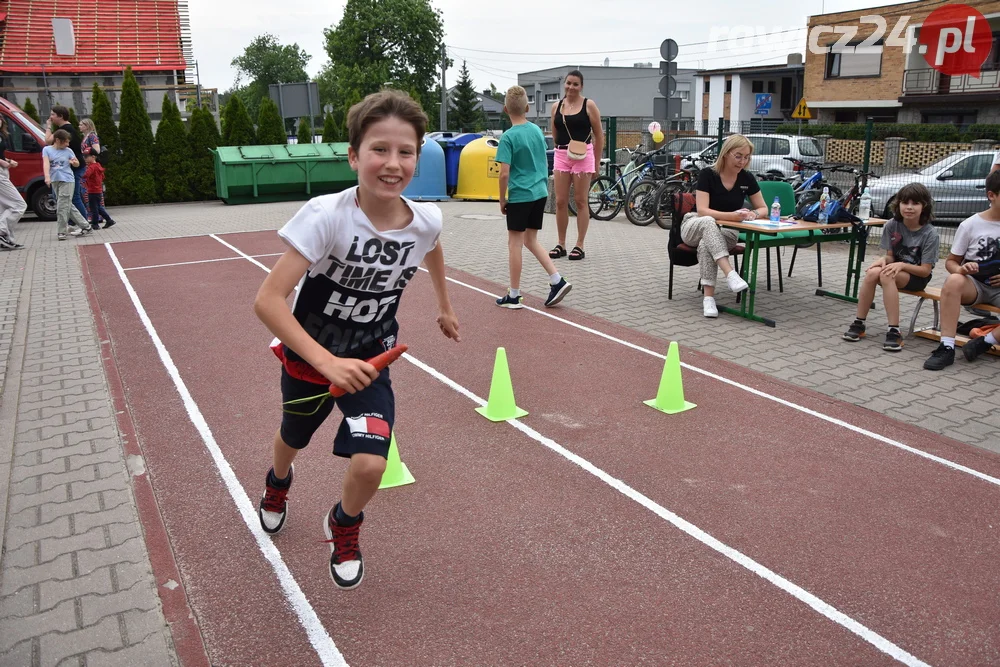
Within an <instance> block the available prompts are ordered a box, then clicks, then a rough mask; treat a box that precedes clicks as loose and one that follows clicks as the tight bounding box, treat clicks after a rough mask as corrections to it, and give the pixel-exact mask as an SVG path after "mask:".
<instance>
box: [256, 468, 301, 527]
mask: <svg viewBox="0 0 1000 667" xmlns="http://www.w3.org/2000/svg"><path fill="white" fill-rule="evenodd" d="M273 474H274V468H271V469H270V470H268V471H267V478H266V479H265V480H264V495H263V496H261V497H260V504H258V505H257V518H258V519H260V527H261V528H262V529H263V530H264V532H265V533H267V534H268V535H276V534H278V533H280V532H281V529H282V528H284V527H285V519H287V518H288V490H289V489H291V488H292V478H293V477H294V475H295V465H294V464H293V465H292V467H291V468H290V469H289V471H288V486H285V487H280V486H273V485H272V484H271V476H272V475H273Z"/></svg>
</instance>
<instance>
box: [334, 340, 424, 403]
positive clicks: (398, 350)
mask: <svg viewBox="0 0 1000 667" xmlns="http://www.w3.org/2000/svg"><path fill="white" fill-rule="evenodd" d="M406 350H407V347H406V345H397V346H396V347H394V348H392V349H391V350H386V351H385V352H383V353H382V354H378V355H375V356H374V357H372V358H371V359H365V361H367V362H368V363H369V364H371V365H372V366H374V367H375V370H377V371H378V372H380V373H381V372H382V370H383V369H385V368H386V367H387V366H388V365H389V364H391V363H392V362H394V361H396V359H399V357H400V356H402V354H403V353H404V352H406ZM346 393H347V390H346V389H341V388H340V387H335V386H333V385H332V384H331V385H330V395H331V396H333V397H334V398H337V397H339V396H343V395H344V394H346Z"/></svg>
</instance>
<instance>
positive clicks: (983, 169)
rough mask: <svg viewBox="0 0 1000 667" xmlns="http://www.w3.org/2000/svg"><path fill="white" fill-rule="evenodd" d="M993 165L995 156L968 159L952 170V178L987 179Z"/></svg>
mask: <svg viewBox="0 0 1000 667" xmlns="http://www.w3.org/2000/svg"><path fill="white" fill-rule="evenodd" d="M992 165H993V155H992V154H984V155H973V156H972V157H967V158H965V159H964V160H962V161H961V162H958V163H956V164H955V166H953V167H952V168H951V172H952V174H953V175H952V178H960V179H963V180H968V179H976V180H978V179H982V178H986V175H987V174H989V173H990V168H991V166H992Z"/></svg>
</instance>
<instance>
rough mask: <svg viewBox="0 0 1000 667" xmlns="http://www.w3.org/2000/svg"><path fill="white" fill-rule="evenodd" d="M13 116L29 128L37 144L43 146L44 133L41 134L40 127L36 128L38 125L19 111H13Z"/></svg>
mask: <svg viewBox="0 0 1000 667" xmlns="http://www.w3.org/2000/svg"><path fill="white" fill-rule="evenodd" d="M14 115H15V116H17V118H18V119H19V120H20V121H21V123H22V125H24V126H25V127H30V128H31V133H32V134H34V135H35V138H36V139H38V141H39V143H41V144H42V145H43V146H44V145H45V133H44V132H42V129H41V128H40V127H38V123H36V122H35V120H34V119H33V118H29V117H28V116H26V115H24V114H23V113H21V112H20V111H15V112H14Z"/></svg>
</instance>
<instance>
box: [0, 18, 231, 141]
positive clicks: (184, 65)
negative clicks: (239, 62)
mask: <svg viewBox="0 0 1000 667" xmlns="http://www.w3.org/2000/svg"><path fill="white" fill-rule="evenodd" d="M5 4H6V11H5V12H0V95H3V96H4V97H5V98H7V99H8V100H10V101H11V102H13V103H15V104H17V105H18V106H21V107H23V106H24V104H25V102H26V100H29V99H30V100H31V102H32V104H34V106H35V107H36V108H37V109H38V111H39V115H40V116H41V117H42V119H43V120H44V119H45V117H46V116H48V114H49V109H51V107H52V106H54V105H57V104H61V105H63V106H66V107H70V108H72V109H73V110H74V111H75V112H76V115H77V117H79V118H83V117H84V116H87V115H89V114H90V113H91V111H92V108H91V100H92V90H93V84H94V83H97V84H98V85H99V86H101V88H103V89H104V91H105V92H106V93H107V94H108V97H109V99H110V100H111V107H112V112H113V113H114V114H115V118H116V119H117V118H118V113H119V100H120V98H121V86H122V82H123V80H124V73H125V68H126V67H127V66H130V67H131V68H132V70H133V72H134V74H135V75H136V79H137V81H138V82H139V86H140V87H141V88H142V91H143V95H144V97H145V102H146V110H147V111H148V112H149V115H150V118H151V119H152V121H153V126H154V129H155V126H156V124H157V123H158V121H159V118H160V111H161V108H162V102H163V95H164V93H168V94H170V95H172V96H173V98H174V101H175V102H176V103H177V105H178V107H179V108H180V110H181V114H182V115H184V116H186V115H188V113H189V108H191V107H192V105H193V104H196V103H197V99H198V90H200V89H199V88H198V87H197V86H196V85H195V84H194V82H195V80H196V72H195V65H194V60H193V57H192V49H191V35H190V21H189V19H188V7H187V0H144V1H143V2H141V3H137V2H134V1H126V0H100V1H99V2H93V1H91V2H87V1H86V0H61V1H60V2H58V3H54V2H49V1H46V0H6V2H5ZM64 17H68V18H70V19H71V21H72V29H73V38H74V39H73V42H75V43H74V44H72V46H74V48H73V50H72V52H71V53H69V54H65V53H60V52H59V50H58V49H57V43H56V39H55V38H54V34H53V24H52V19H53V18H64ZM201 97H202V101H203V104H207V105H209V106H210V108H212V110H213V112H215V113H217V112H218V96H217V92H216V91H214V90H201Z"/></svg>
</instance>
